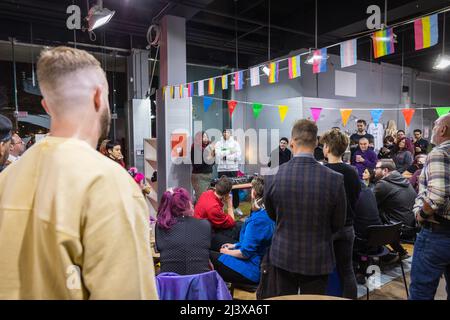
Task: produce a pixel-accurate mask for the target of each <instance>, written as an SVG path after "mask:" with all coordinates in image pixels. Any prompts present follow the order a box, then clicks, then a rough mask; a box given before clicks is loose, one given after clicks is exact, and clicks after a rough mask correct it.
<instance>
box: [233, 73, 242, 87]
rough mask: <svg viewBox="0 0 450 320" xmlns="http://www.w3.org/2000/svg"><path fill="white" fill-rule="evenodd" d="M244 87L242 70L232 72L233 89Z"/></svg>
mask: <svg viewBox="0 0 450 320" xmlns="http://www.w3.org/2000/svg"><path fill="white" fill-rule="evenodd" d="M243 87H244V71H238V72H235V73H234V90H236V91H239V90H242V88H243Z"/></svg>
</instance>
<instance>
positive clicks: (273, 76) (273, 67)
mask: <svg viewBox="0 0 450 320" xmlns="http://www.w3.org/2000/svg"><path fill="white" fill-rule="evenodd" d="M269 69H270V71H269V83H276V82H278V74H279V73H280V68H279V66H278V62H271V63H270V65H269Z"/></svg>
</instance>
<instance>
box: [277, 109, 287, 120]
mask: <svg viewBox="0 0 450 320" xmlns="http://www.w3.org/2000/svg"><path fill="white" fill-rule="evenodd" d="M288 110H289V107H288V106H278V112H279V113H280V120H281V123H283V122H284V118H286V113H287V112H288Z"/></svg>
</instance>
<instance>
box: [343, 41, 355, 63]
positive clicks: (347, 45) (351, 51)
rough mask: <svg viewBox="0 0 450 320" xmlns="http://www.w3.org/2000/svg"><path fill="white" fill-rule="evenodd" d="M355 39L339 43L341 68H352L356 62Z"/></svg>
mask: <svg viewBox="0 0 450 320" xmlns="http://www.w3.org/2000/svg"><path fill="white" fill-rule="evenodd" d="M357 46H358V44H357V42H356V39H353V40H348V41H345V42H342V43H341V68H346V67H350V66H354V65H355V64H356V63H357V61H358V55H357V52H356V48H357Z"/></svg>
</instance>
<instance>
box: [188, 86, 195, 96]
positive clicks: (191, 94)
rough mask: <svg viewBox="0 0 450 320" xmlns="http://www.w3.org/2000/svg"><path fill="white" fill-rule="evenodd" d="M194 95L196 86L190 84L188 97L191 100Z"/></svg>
mask: <svg viewBox="0 0 450 320" xmlns="http://www.w3.org/2000/svg"><path fill="white" fill-rule="evenodd" d="M193 95H194V84H193V83H188V97H189V98H191V97H192V96H193Z"/></svg>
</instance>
